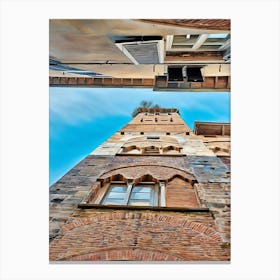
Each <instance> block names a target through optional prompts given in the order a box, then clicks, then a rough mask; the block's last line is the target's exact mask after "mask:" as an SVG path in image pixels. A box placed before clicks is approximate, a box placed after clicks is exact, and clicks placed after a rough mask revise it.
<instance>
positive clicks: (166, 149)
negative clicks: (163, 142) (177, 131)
mask: <svg viewBox="0 0 280 280" xmlns="http://www.w3.org/2000/svg"><path fill="white" fill-rule="evenodd" d="M162 151H163V153H168V152H170V151H171V152H178V153H180V151H181V149H180V147H178V146H174V145H168V146H165V147H163V148H162Z"/></svg>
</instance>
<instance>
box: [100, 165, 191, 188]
mask: <svg viewBox="0 0 280 280" xmlns="http://www.w3.org/2000/svg"><path fill="white" fill-rule="evenodd" d="M147 170H149V173H148V174H149V175H150V176H152V177H153V178H154V179H155V180H157V181H169V180H171V179H172V178H173V177H174V176H180V177H181V178H184V180H186V181H188V182H191V183H192V184H194V183H195V182H196V180H195V178H194V176H193V175H191V174H189V173H187V172H186V171H183V170H181V169H177V168H174V167H170V166H163V165H134V166H127V167H121V168H116V169H111V170H109V171H106V172H105V173H103V174H102V175H101V176H100V179H99V180H101V181H105V182H109V181H110V178H111V177H112V176H113V175H116V174H120V175H121V176H123V177H124V178H126V179H131V180H135V179H137V178H140V177H142V176H145V175H147Z"/></svg>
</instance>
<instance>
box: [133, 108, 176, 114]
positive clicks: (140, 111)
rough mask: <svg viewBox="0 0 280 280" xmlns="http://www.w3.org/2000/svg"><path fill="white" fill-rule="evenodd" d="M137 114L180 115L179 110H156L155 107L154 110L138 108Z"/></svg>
mask: <svg viewBox="0 0 280 280" xmlns="http://www.w3.org/2000/svg"><path fill="white" fill-rule="evenodd" d="M137 111H138V112H137V113H138V114H139V113H151V114H153V113H178V114H180V112H179V110H178V109H176V108H159V107H158V108H157V107H155V108H145V107H140V108H138V110H137Z"/></svg>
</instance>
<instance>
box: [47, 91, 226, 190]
mask: <svg viewBox="0 0 280 280" xmlns="http://www.w3.org/2000/svg"><path fill="white" fill-rule="evenodd" d="M142 100H147V101H152V102H153V103H154V104H158V105H160V106H161V107H175V108H178V109H179V111H180V114H181V117H182V118H183V119H184V121H185V122H186V123H187V124H188V125H189V127H190V128H191V129H193V125H194V121H217V122H229V121H230V94H229V93H221V92H217V93H214V92H154V91H152V89H136V88H70V87H68V88H62V87H57V88H55V87H51V88H50V123H49V124H50V139H49V148H50V170H49V181H50V182H49V183H50V185H52V184H53V183H55V182H56V181H57V180H58V179H59V178H61V177H62V176H63V175H64V174H65V173H66V172H67V171H69V170H70V169H71V168H72V167H73V166H75V165H76V164H77V163H78V162H79V161H81V160H82V159H83V158H84V157H86V156H87V155H88V154H89V153H91V151H92V150H94V149H95V148H96V147H97V146H98V145H100V144H101V143H102V142H104V141H105V140H106V139H107V138H109V137H110V136H111V135H112V134H113V133H115V132H116V131H117V130H119V129H120V128H121V127H123V126H124V125H125V124H126V123H127V122H129V121H130V120H131V112H132V111H133V109H134V108H135V107H137V106H138V105H139V103H140V102H141V101H142Z"/></svg>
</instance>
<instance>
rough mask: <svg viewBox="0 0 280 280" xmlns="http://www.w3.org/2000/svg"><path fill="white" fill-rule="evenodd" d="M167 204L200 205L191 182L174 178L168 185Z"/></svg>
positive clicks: (195, 206)
mask: <svg viewBox="0 0 280 280" xmlns="http://www.w3.org/2000/svg"><path fill="white" fill-rule="evenodd" d="M166 206H168V207H173V206H174V207H193V208H197V207H199V203H198V200H197V198H196V194H195V191H194V188H193V187H192V185H191V184H190V183H189V182H186V181H184V180H182V179H180V178H174V179H173V180H172V181H170V182H168V184H167V186H166Z"/></svg>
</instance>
